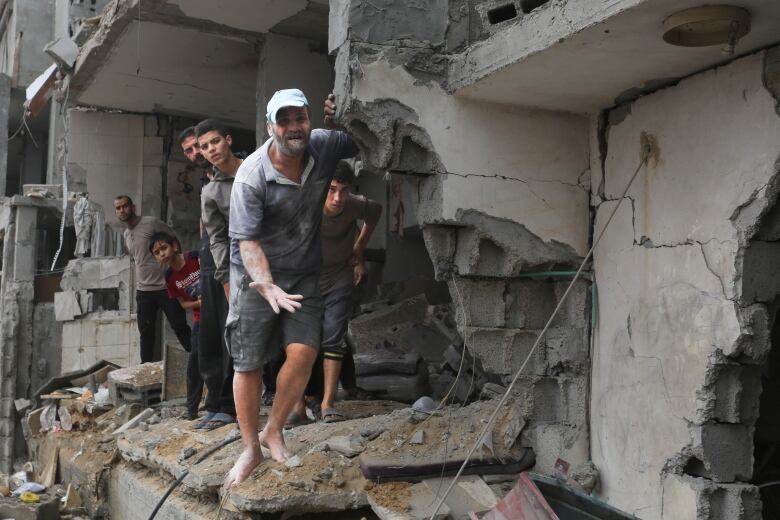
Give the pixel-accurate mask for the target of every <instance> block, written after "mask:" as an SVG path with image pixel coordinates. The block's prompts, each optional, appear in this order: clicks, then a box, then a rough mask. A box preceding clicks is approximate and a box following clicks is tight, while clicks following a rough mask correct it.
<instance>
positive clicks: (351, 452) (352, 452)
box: [325, 435, 366, 457]
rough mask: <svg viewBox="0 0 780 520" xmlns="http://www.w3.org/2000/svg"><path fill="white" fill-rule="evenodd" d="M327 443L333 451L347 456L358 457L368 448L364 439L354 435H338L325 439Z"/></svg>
mask: <svg viewBox="0 0 780 520" xmlns="http://www.w3.org/2000/svg"><path fill="white" fill-rule="evenodd" d="M325 444H327V445H328V447H329V448H330V450H331V451H335V452H336V453H341V454H342V455H344V456H345V457H356V456H357V455H360V454H361V453H362V452H363V450H364V449H365V448H366V446H365V444H363V441H362V440H361V439H360V438H358V437H355V436H353V435H337V436H335V437H331V438H330V439H328V440H327V441H325Z"/></svg>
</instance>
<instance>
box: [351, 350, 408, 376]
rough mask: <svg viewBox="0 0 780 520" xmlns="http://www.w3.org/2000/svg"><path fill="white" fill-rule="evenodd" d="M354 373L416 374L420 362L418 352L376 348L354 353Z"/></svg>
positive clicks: (358, 374) (361, 374) (362, 374)
mask: <svg viewBox="0 0 780 520" xmlns="http://www.w3.org/2000/svg"><path fill="white" fill-rule="evenodd" d="M354 359H355V375H357V376H368V375H374V374H407V375H411V374H416V373H417V364H418V363H419V362H420V356H419V355H418V354H408V353H404V352H398V351H393V350H378V351H374V352H366V353H363V354H355V355H354Z"/></svg>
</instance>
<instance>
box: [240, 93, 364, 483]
mask: <svg viewBox="0 0 780 520" xmlns="http://www.w3.org/2000/svg"><path fill="white" fill-rule="evenodd" d="M325 113H326V118H325V121H326V126H332V116H333V114H334V113H335V104H334V103H333V97H332V96H330V97H329V99H328V100H327V101H326V103H325ZM266 118H267V129H268V133H269V134H271V138H270V139H268V140H267V141H266V142H265V143H264V144H263V146H261V147H260V148H259V149H258V150H257V151H255V152H254V153H253V154H252V155H250V156H249V157H247V158H246V160H244V162H243V163H242V164H241V167H240V168H239V169H238V172H237V173H236V178H235V181H234V183H233V192H232V195H231V201H230V237H231V238H232V244H231V255H230V263H231V265H230V311H229V313H228V319H227V324H226V326H225V335H226V339H227V343H228V349H229V351H230V355H231V357H232V358H233V366H234V369H235V377H234V380H233V392H234V396H235V402H236V411H237V413H238V420H239V425H240V428H241V436H242V440H243V443H244V451H243V452H242V453H241V455H240V457H239V458H238V460H237V461H236V463H235V465H234V466H233V468H232V469H231V470H230V472H229V473H228V475H227V477H226V478H225V486H226V487H228V488H229V487H232V486H235V485H237V484H239V483H240V482H242V481H243V480H244V479H246V478H247V477H248V476H249V474H250V473H251V472H252V470H253V469H254V468H255V467H256V466H257V465H258V464H259V463H260V461H261V460H262V458H263V456H262V453H261V450H260V446H261V445H262V446H264V447H266V448H267V449H268V450H269V451H270V452H271V456H272V457H273V459H274V460H276V461H279V462H283V461H284V460H286V458H287V457H288V453H287V450H286V448H285V444H284V436H283V433H282V428H283V427H284V424H285V421H286V420H287V417H288V415H289V413H290V411H291V410H292V409H293V407H294V406H295V405H296V404H297V403H298V402H299V401H300V400H301V397H302V395H303V390H304V387H305V386H306V382H307V381H308V380H309V375H310V374H311V368H312V365H313V364H314V361H315V359H316V357H317V351H318V349H319V346H320V336H321V328H322V297H321V295H320V291H319V269H320V262H321V259H322V253H321V244H320V221H321V219H322V206H323V203H324V201H325V196H326V194H327V192H328V188H329V186H330V181H331V178H332V177H333V174H334V173H335V171H336V165H337V164H338V162H339V160H341V159H345V158H348V157H353V156H354V155H355V154H356V153H357V148H356V147H355V144H354V143H353V141H352V139H351V138H350V137H349V135H347V134H346V133H345V132H342V131H339V130H322V129H318V130H314V131H312V130H311V122H310V121H309V103H308V101H307V100H306V97H305V96H304V95H303V92H301V91H300V90H298V89H286V90H280V91H277V92H276V93H275V94H274V95H273V96H272V97H271V100H270V101H269V102H268V107H267V112H266ZM279 338H281V344H282V345H283V347H284V349H285V355H286V361H285V363H284V365H283V366H282V368H281V370H280V371H279V376H278V378H277V385H276V398H275V399H274V404H273V408H272V409H271V415H270V417H269V418H268V423H267V424H266V425H265V428H264V429H263V431H262V432H261V433H260V435H259V436H258V434H257V429H258V410H259V408H260V395H261V390H262V379H261V376H262V373H261V372H262V366H263V364H264V363H265V362H266V361H268V360H269V359H270V358H271V357H272V356H273V354H274V353H273V347H274V345H277V344H278V339H279Z"/></svg>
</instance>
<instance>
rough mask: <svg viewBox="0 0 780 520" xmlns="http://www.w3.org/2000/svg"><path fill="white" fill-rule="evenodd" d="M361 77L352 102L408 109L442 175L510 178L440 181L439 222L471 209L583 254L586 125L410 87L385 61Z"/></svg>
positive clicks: (429, 87) (419, 86) (579, 119)
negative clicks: (393, 103)
mask: <svg viewBox="0 0 780 520" xmlns="http://www.w3.org/2000/svg"><path fill="white" fill-rule="evenodd" d="M362 71H363V75H362V77H361V78H360V79H359V80H357V79H356V78H354V77H353V81H357V84H356V85H355V87H354V96H355V97H356V98H357V99H360V100H361V101H363V102H366V101H371V100H378V99H382V98H390V99H397V100H398V101H399V102H401V103H403V104H404V105H407V106H409V107H410V108H412V109H413V110H415V111H416V112H417V114H418V115H419V118H420V121H419V126H421V127H423V128H424V129H425V130H426V131H427V132H428V134H429V135H430V138H431V141H432V143H433V146H434V148H435V150H436V152H437V153H438V154H439V156H440V159H441V161H442V162H443V163H444V166H445V168H446V170H447V171H449V172H453V173H454V174H458V175H471V174H477V175H488V176H490V175H500V176H506V177H509V178H511V179H512V180H501V179H497V178H495V179H489V178H483V177H477V176H475V177H467V178H464V177H461V176H458V175H448V176H446V178H445V179H443V193H442V199H443V207H442V211H441V215H439V216H438V218H440V219H445V220H446V219H454V217H455V214H456V212H457V211H458V210H459V209H468V208H473V209H477V210H479V211H483V212H485V213H487V214H489V215H492V216H495V217H500V218H507V219H512V220H515V221H517V222H519V223H521V224H523V225H525V226H526V227H528V229H529V230H530V231H531V232H532V233H535V234H536V235H538V236H540V237H542V238H543V239H545V240H551V239H554V240H558V241H560V242H563V243H565V244H568V245H570V246H572V247H573V248H574V249H575V250H576V251H577V252H578V253H580V254H583V255H584V254H585V252H586V251H587V240H588V225H589V216H588V212H589V210H588V192H587V191H586V190H585V189H583V188H582V187H581V186H578V185H577V182H578V179H579V178H580V176H581V175H582V174H586V175H584V177H587V170H588V168H589V150H588V128H587V120H586V119H585V118H583V117H581V116H577V115H572V114H564V113H557V112H546V111H538V110H527V109H523V108H519V107H513V106H504V105H493V104H489V103H474V102H470V101H468V100H462V99H457V98H455V97H453V96H450V95H448V94H447V93H446V92H444V91H443V90H442V89H441V88H440V87H439V86H438V85H435V84H431V85H423V84H419V83H418V84H415V83H416V81H415V78H413V77H412V76H411V75H409V74H408V73H407V72H406V71H405V70H404V69H403V68H402V67H393V66H391V65H390V64H388V63H387V62H386V61H376V62H373V63H370V64H363V65H362Z"/></svg>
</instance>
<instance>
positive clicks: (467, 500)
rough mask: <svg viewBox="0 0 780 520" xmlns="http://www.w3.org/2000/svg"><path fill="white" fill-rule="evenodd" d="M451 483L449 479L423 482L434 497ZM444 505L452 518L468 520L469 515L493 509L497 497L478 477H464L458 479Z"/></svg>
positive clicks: (439, 494)
mask: <svg viewBox="0 0 780 520" xmlns="http://www.w3.org/2000/svg"><path fill="white" fill-rule="evenodd" d="M451 482H452V478H451V477H445V478H433V479H426V480H423V484H424V485H426V486H427V487H428V489H429V490H430V491H431V492H432V493H433V494H434V495H435V496H441V495H442V490H444V489H447V488H448V487H449V486H450V483H451ZM444 503H445V504H446V505H447V507H449V508H450V510H451V511H452V515H453V517H454V518H468V514H469V513H477V514H480V513H484V512H486V511H489V510H490V509H492V508H493V507H495V505H496V504H497V503H498V497H496V494H495V493H493V490H492V489H490V486H488V485H487V483H485V481H484V480H482V479H481V478H480V477H478V476H476V475H466V476H462V477H460V478H459V479H458V481H457V483H456V484H455V486H453V488H452V490H451V491H450V494H449V495H447V498H446V500H445V501H444Z"/></svg>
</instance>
